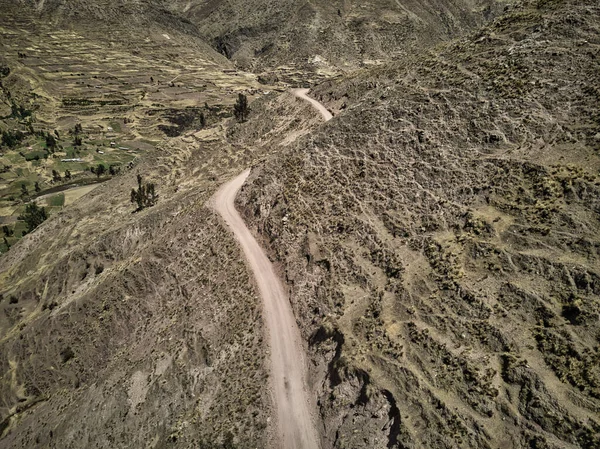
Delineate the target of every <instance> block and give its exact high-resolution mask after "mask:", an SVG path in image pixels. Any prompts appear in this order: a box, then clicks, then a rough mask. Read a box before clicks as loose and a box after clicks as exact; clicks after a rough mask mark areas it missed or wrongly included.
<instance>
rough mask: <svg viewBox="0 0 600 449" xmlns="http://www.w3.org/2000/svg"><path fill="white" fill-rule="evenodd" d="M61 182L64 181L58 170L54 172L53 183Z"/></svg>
mask: <svg viewBox="0 0 600 449" xmlns="http://www.w3.org/2000/svg"><path fill="white" fill-rule="evenodd" d="M60 181H62V178H61V176H60V173H59V172H57V171H56V170H52V182H60Z"/></svg>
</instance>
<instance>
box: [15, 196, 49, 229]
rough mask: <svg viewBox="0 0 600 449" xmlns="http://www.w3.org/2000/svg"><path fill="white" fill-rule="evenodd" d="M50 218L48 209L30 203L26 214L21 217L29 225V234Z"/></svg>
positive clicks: (26, 207) (26, 208)
mask: <svg viewBox="0 0 600 449" xmlns="http://www.w3.org/2000/svg"><path fill="white" fill-rule="evenodd" d="M47 218H48V213H47V212H46V208H44V207H39V206H38V205H37V204H36V203H35V202H31V203H28V204H27V206H25V212H24V213H23V215H20V216H19V220H23V221H24V222H25V223H26V224H27V232H32V231H33V230H34V229H35V228H37V227H38V226H39V225H41V224H42V223H43V222H44V221H46V219H47Z"/></svg>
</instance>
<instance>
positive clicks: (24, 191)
mask: <svg viewBox="0 0 600 449" xmlns="http://www.w3.org/2000/svg"><path fill="white" fill-rule="evenodd" d="M21 196H23V197H25V196H29V191H28V190H27V186H26V185H25V184H21Z"/></svg>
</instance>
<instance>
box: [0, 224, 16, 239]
mask: <svg viewBox="0 0 600 449" xmlns="http://www.w3.org/2000/svg"><path fill="white" fill-rule="evenodd" d="M2 232H3V233H4V235H5V236H7V237H12V236H13V234H14V233H15V231H14V229H9V227H8V226H6V225H4V226H2Z"/></svg>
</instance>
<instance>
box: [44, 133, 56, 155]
mask: <svg viewBox="0 0 600 449" xmlns="http://www.w3.org/2000/svg"><path fill="white" fill-rule="evenodd" d="M56 144H57V142H56V137H54V136H53V135H52V134H50V133H48V134H47V135H46V148H48V149H49V150H51V151H53V150H54V149H55V148H56Z"/></svg>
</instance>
